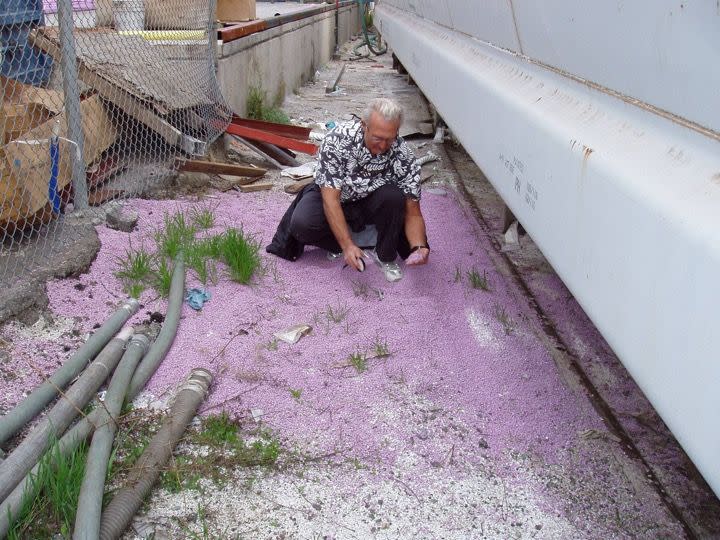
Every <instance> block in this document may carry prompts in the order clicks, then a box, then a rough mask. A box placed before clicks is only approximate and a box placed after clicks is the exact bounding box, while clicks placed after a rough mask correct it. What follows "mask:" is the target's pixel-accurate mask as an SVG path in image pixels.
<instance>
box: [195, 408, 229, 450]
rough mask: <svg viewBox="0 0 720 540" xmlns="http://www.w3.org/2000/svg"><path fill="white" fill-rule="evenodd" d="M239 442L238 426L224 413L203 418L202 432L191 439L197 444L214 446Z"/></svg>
mask: <svg viewBox="0 0 720 540" xmlns="http://www.w3.org/2000/svg"><path fill="white" fill-rule="evenodd" d="M239 440H240V438H239V436H238V425H237V423H235V421H234V420H233V419H232V418H230V415H228V413H227V412H226V411H223V412H222V413H220V414H217V415H211V416H208V417H207V418H205V419H204V420H203V424H202V430H201V431H200V432H199V433H198V434H196V435H195V436H194V437H193V441H194V442H196V443H198V444H204V445H215V446H221V445H228V444H229V445H235V444H237V443H238V441H239Z"/></svg>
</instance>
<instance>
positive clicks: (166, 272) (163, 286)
mask: <svg viewBox="0 0 720 540" xmlns="http://www.w3.org/2000/svg"><path fill="white" fill-rule="evenodd" d="M172 274H173V270H172V267H171V266H170V264H169V263H168V260H167V259H165V258H162V259H160V260H159V261H157V263H156V265H155V283H154V286H155V290H156V291H157V292H158V294H160V296H162V297H163V298H167V297H168V296H170V285H171V283H172Z"/></svg>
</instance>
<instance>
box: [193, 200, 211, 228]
mask: <svg viewBox="0 0 720 540" xmlns="http://www.w3.org/2000/svg"><path fill="white" fill-rule="evenodd" d="M190 219H191V220H192V223H193V225H195V227H197V228H198V229H199V230H207V229H212V228H213V226H214V225H215V211H214V210H213V209H212V208H208V207H202V206H193V207H192V208H191V209H190Z"/></svg>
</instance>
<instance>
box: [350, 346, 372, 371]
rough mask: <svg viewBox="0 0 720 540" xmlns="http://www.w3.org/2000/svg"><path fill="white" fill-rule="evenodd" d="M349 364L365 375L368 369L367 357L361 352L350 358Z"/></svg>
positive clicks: (353, 354)
mask: <svg viewBox="0 0 720 540" xmlns="http://www.w3.org/2000/svg"><path fill="white" fill-rule="evenodd" d="M348 363H349V364H350V366H352V367H354V368H355V371H357V372H358V373H364V372H366V371H367V369H368V364H367V356H365V354H363V353H361V352H360V351H358V352H354V353H352V354H351V355H350V356H349V357H348Z"/></svg>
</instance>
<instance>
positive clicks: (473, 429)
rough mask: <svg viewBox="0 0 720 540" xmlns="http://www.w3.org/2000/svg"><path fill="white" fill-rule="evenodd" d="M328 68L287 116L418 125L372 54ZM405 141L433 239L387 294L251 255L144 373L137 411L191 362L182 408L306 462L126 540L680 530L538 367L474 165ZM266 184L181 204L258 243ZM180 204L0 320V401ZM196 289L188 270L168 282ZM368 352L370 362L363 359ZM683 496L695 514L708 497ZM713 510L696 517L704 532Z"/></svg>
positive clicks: (615, 448) (149, 305)
mask: <svg viewBox="0 0 720 540" xmlns="http://www.w3.org/2000/svg"><path fill="white" fill-rule="evenodd" d="M337 68H338V64H333V65H329V66H326V67H325V68H324V69H323V70H321V71H320V72H319V73H318V76H317V82H316V83H315V84H314V85H310V86H308V87H306V88H303V89H301V90H300V91H299V92H298V94H297V95H294V96H289V97H288V99H287V101H286V104H285V109H286V110H287V111H288V112H289V113H290V114H291V116H292V117H293V118H295V119H301V118H302V120H303V121H304V122H306V123H318V122H320V123H324V122H326V121H329V120H335V121H337V120H341V119H343V118H347V115H348V114H349V113H351V112H359V110H360V109H361V108H362V106H363V104H364V103H365V102H366V101H367V99H368V98H369V97H370V96H373V95H378V94H384V95H393V96H395V97H396V98H398V99H399V100H401V101H402V102H403V103H404V104H405V106H406V108H409V109H410V110H411V114H409V115H408V116H409V117H410V118H413V119H416V120H421V119H422V118H421V117H423V116H425V115H427V116H429V114H427V113H426V112H423V111H424V110H425V109H424V107H425V104H424V103H423V101H422V99H421V98H420V96H419V94H418V92H417V90H416V89H415V88H414V87H408V86H407V85H406V83H405V81H404V79H403V78H402V77H401V76H399V75H397V74H396V73H395V72H393V71H392V70H391V69H390V65H389V58H387V57H381V58H373V59H368V60H361V61H357V62H353V63H351V64H350V65H349V67H348V69H347V70H346V73H345V75H344V78H343V81H342V82H341V85H340V86H341V88H342V91H341V92H339V93H338V94H337V95H335V96H330V97H328V96H326V95H325V94H324V87H325V82H324V81H325V80H328V79H330V78H331V77H332V76H333V75H334V73H335V72H336V71H337ZM413 144H414V145H416V147H417V148H418V151H417V153H418V154H419V155H422V154H424V153H425V152H426V151H427V150H430V149H432V151H433V152H435V153H437V154H438V155H440V157H441V160H440V162H439V163H436V164H434V165H427V166H426V167H425V170H428V171H431V170H432V171H433V173H434V176H433V179H432V180H431V181H430V182H429V183H428V184H427V186H428V187H429V188H431V189H426V190H425V191H424V195H423V199H422V208H423V212H424V214H425V216H426V220H427V225H428V233H429V238H430V242H431V244H432V248H433V251H432V254H431V262H430V263H429V264H428V265H427V266H425V267H419V268H405V269H404V270H405V277H404V278H403V280H402V281H400V282H398V283H395V284H389V283H387V282H386V281H385V280H384V277H383V276H382V274H381V273H380V271H379V270H378V268H377V267H375V266H374V265H368V268H367V270H366V272H365V273H362V274H361V273H357V272H354V271H351V270H349V269H347V268H346V269H343V268H342V263H340V262H339V261H336V262H331V261H328V260H327V259H326V257H325V254H324V253H323V252H322V251H320V250H316V249H313V248H308V249H306V252H305V254H304V255H303V257H302V258H301V259H299V260H298V261H297V262H295V263H290V262H287V261H284V260H280V259H277V258H274V257H272V256H267V257H266V268H267V272H266V273H265V275H263V276H262V277H260V278H258V279H257V280H256V282H255V283H254V284H253V285H252V286H240V285H238V284H236V283H233V282H231V281H229V280H227V279H226V278H225V277H224V276H221V279H220V280H219V282H218V284H217V285H212V286H210V289H211V292H212V298H211V300H210V301H209V302H208V303H207V304H206V305H205V307H204V309H203V310H202V311H201V312H195V311H193V310H192V309H190V308H189V307H188V306H187V305H185V306H183V312H182V319H181V323H180V328H179V332H178V336H177V338H176V340H175V343H174V345H173V347H172V349H171V351H170V353H169V355H168V357H167V358H166V360H165V362H164V363H163V364H162V365H161V366H160V369H159V370H158V371H157V373H156V374H155V376H154V377H153V378H152V379H151V381H150V383H149V385H148V392H149V396H145V400H146V401H147V399H148V398H149V399H150V400H153V399H159V400H161V401H166V400H167V399H168V398H169V397H170V396H171V395H172V390H173V389H174V388H175V387H176V386H177V385H178V384H179V383H180V382H181V380H182V379H183V377H184V376H185V375H186V374H187V373H188V372H189V371H190V369H192V368H195V367H205V368H207V369H210V370H211V371H212V372H213V373H214V374H215V382H214V384H213V387H212V390H211V393H210V394H209V396H208V398H207V400H206V402H205V403H204V404H203V405H202V409H201V410H202V412H201V414H210V413H217V412H219V411H220V410H226V411H228V412H229V413H230V414H232V415H233V416H234V417H235V418H237V419H238V421H239V422H240V424H241V425H242V426H252V425H255V424H256V423H257V422H258V421H259V422H260V423H261V425H262V426H264V427H266V428H268V429H270V430H272V432H273V433H274V434H275V436H276V437H277V438H278V439H279V440H280V441H281V443H282V445H283V447H284V448H286V449H289V450H293V451H294V452H299V453H302V454H303V455H304V456H306V458H307V459H305V460H304V461H301V462H297V461H294V462H288V463H283V462H282V459H281V460H280V462H279V464H278V466H277V467H274V468H270V469H267V468H262V469H261V468H252V469H237V470H234V471H228V482H227V484H226V485H225V486H224V487H219V486H216V485H214V484H213V483H212V482H211V481H210V480H205V481H203V483H202V488H203V489H201V490H199V491H198V490H186V491H182V492H180V493H178V494H171V493H168V492H166V491H163V490H161V489H157V490H155V491H154V492H153V494H152V498H151V500H150V502H149V504H147V505H146V506H145V507H144V508H143V511H142V513H141V514H140V515H139V516H137V518H136V521H135V523H134V529H133V532H130V533H128V535H127V538H135V537H141V536H142V535H144V534H146V533H148V532H154V533H155V538H183V537H190V536H192V535H193V534H195V535H197V536H196V537H200V538H205V537H210V538H232V537H240V538H598V539H600V538H603V539H604V538H682V537H683V536H684V531H683V527H682V525H681V524H680V523H679V522H678V520H677V519H676V518H675V517H674V516H672V515H671V514H670V513H669V512H668V510H667V509H666V506H665V505H664V504H663V501H662V498H661V497H660V495H659V494H658V492H657V490H655V489H654V488H653V486H651V485H650V483H649V482H648V481H647V478H646V476H645V474H646V470H645V468H644V467H643V466H642V464H640V463H638V462H637V460H636V459H634V458H631V457H629V454H628V453H627V452H626V451H625V450H624V449H623V447H622V445H621V444H620V443H619V441H618V440H617V438H616V437H614V436H613V435H612V434H611V433H610V432H609V429H608V426H606V425H605V423H604V421H603V419H602V418H601V417H600V416H599V414H598V413H597V411H596V409H595V407H594V406H593V404H592V401H591V399H589V397H588V393H587V389H586V387H585V386H583V385H582V384H580V383H579V381H578V380H577V378H576V377H574V376H573V374H572V373H571V372H570V371H568V370H567V369H566V367H565V366H563V365H562V364H561V363H559V362H558V355H557V350H556V349H555V348H553V346H551V345H550V344H549V343H550V342H549V340H548V336H547V325H546V324H545V321H543V320H542V318H541V317H540V316H539V314H538V311H537V309H536V307H535V306H534V305H533V304H532V302H531V301H530V298H528V294H527V291H526V290H524V289H522V288H521V287H519V286H518V284H517V282H516V280H514V279H512V277H511V275H509V273H508V270H507V268H506V267H505V266H503V265H502V264H498V255H497V253H498V252H497V246H496V243H495V242H496V238H494V237H493V235H492V234H490V233H488V231H487V229H486V228H483V227H481V226H480V224H479V223H478V221H477V220H476V217H475V215H474V214H473V213H472V212H471V210H470V206H469V204H468V202H467V200H466V199H465V198H464V195H462V194H461V193H460V192H458V191H457V189H456V186H458V185H461V184H462V182H463V181H465V182H467V181H468V180H469V179H468V178H461V177H462V176H463V175H466V174H467V173H468V172H469V171H471V170H472V169H471V168H470V167H469V166H468V167H460V168H458V167H457V166H454V165H453V163H452V161H451V159H450V157H449V156H448V154H447V153H446V151H445V149H444V147H443V145H441V144H435V143H432V142H430V141H427V140H426V141H422V142H418V141H415V142H414V143H413ZM453 152H454V151H453ZM455 162H456V163H457V160H455ZM458 171H460V173H461V177H458V174H457V173H458ZM474 174H477V173H474ZM268 176H269V177H270V178H272V179H273V180H275V182H276V184H277V186H276V188H275V189H273V190H272V191H270V192H257V193H247V194H242V193H237V192H235V191H229V192H226V193H219V192H208V193H204V194H202V195H201V196H200V204H204V205H210V206H212V207H213V208H215V214H216V226H215V229H214V231H211V232H220V231H221V230H224V229H225V228H227V227H240V226H241V227H242V228H243V230H244V231H245V232H247V233H250V234H252V235H255V237H256V238H257V239H258V240H260V241H261V242H262V244H263V245H265V244H267V243H268V242H269V240H270V238H271V236H272V234H273V232H274V229H275V226H276V224H277V223H278V221H279V219H280V217H281V215H282V214H283V212H284V210H285V209H286V208H287V206H288V204H289V203H290V201H291V197H290V196H289V195H286V194H285V193H283V192H282V189H281V187H282V185H283V184H284V183H286V182H287V180H285V179H282V180H281V179H280V178H279V175H278V174H277V172H274V173H269V174H268ZM196 204H198V197H195V196H185V197H183V198H181V199H178V200H174V201H173V200H132V201H128V202H127V205H128V206H130V207H132V208H133V209H134V210H136V211H137V212H138V213H139V214H140V221H139V225H138V229H137V230H136V231H135V232H133V233H122V232H118V231H114V230H110V229H108V228H107V227H105V226H102V225H101V226H98V227H97V234H98V236H99V239H100V242H101V249H100V251H99V253H98V255H97V257H96V259H95V261H94V262H93V264H92V265H91V267H90V268H89V270H88V272H87V273H85V274H82V275H80V276H78V277H76V278H67V279H58V280H54V281H50V282H49V283H48V286H47V293H48V298H49V302H50V305H49V312H48V313H47V314H46V316H44V317H43V318H42V319H41V320H40V322H38V323H36V324H35V326H30V327H28V326H25V325H23V324H21V323H17V322H13V323H9V324H6V325H5V326H4V327H3V328H2V329H0V337H1V338H2V340H3V342H4V343H3V348H4V350H5V351H6V353H7V356H6V358H5V360H4V361H2V363H0V410H7V408H8V407H10V406H12V405H13V404H14V403H15V402H17V400H18V399H20V398H21V396H22V395H23V393H24V392H26V391H27V389H29V388H32V387H33V386H34V385H36V384H37V383H38V382H39V380H40V377H41V375H40V373H48V372H50V371H52V370H53V369H54V368H55V367H56V366H57V365H58V364H59V363H60V362H62V361H63V360H64V359H65V358H66V357H67V356H68V355H69V354H70V353H69V351H71V350H72V349H73V348H74V347H75V346H77V343H78V342H79V340H81V339H82V337H83V336H84V335H85V333H87V332H89V331H90V330H91V329H92V328H93V327H94V326H95V325H96V324H98V323H100V322H102V321H103V320H104V319H105V318H106V317H107V316H108V315H109V314H110V313H111V312H112V311H113V309H114V307H115V306H116V305H117V304H118V303H119V302H120V301H121V300H122V299H123V295H122V294H121V293H120V290H121V286H120V284H119V282H118V280H117V279H116V278H115V276H114V275H113V271H114V270H116V269H117V257H118V256H121V255H122V254H123V253H124V252H125V250H126V249H127V248H128V247H129V246H130V244H132V245H133V246H139V245H141V244H143V243H144V244H145V245H146V247H151V246H152V245H153V242H152V239H151V238H152V232H153V230H154V228H155V227H157V226H159V225H160V224H161V223H162V219H163V215H164V213H165V212H175V211H177V210H187V209H189V208H190V207H192V206H193V205H196ZM524 238H525V239H524V240H523V241H522V244H523V250H525V249H526V245H527V243H528V239H526V237H524ZM527 249H529V250H531V249H532V247H528V248H527ZM534 270H535V271H536V274H532V277H533V280H532V283H533V287H532V291H534V294H537V296H538V297H540V296H541V295H544V296H542V298H544V299H545V300H546V304H547V305H548V306H549V307H548V309H550V307H552V306H554V309H555V311H552V312H551V313H552V315H553V316H554V317H555V319H557V321H558V327H559V328H561V329H563V331H564V332H565V334H564V335H568V336H570V335H571V334H572V335H575V336H576V337H577V339H576V340H574V341H572V340H570V341H571V343H572V345H573V346H574V347H575V348H577V349H583V348H584V349H583V350H584V351H585V352H584V356H585V357H588V358H590V357H592V358H593V359H595V360H596V361H595V363H594V365H595V368H594V369H595V371H596V372H597V373H601V372H602V373H606V374H609V375H607V376H606V377H605V380H606V381H607V385H608V388H609V389H614V390H615V391H617V392H618V393H621V394H624V393H626V392H627V393H628V397H627V398H628V400H630V401H631V400H635V401H634V402H633V403H635V404H641V405H642V406H643V407H644V403H645V402H643V401H642V400H643V399H644V398H642V396H641V394H640V395H638V392H639V390H637V388H636V387H634V386H633V385H632V384H631V383H630V382H629V381H628V378H627V377H625V378H623V379H618V378H613V376H612V373H614V372H616V371H617V370H618V369H621V368H618V367H617V365H616V364H617V363H616V360H615V359H614V357H612V353H611V352H610V351H609V350H608V349H607V346H606V345H604V343H603V342H602V340H601V339H600V338H599V336H597V333H596V332H595V331H594V330H593V329H592V328H591V327H590V329H588V330H584V328H585V327H584V326H582V325H583V324H589V322H588V321H587V320H586V319H582V316H581V315H582V312H581V311H579V312H578V311H577V310H578V309H579V308H577V307H576V304H573V302H574V301H572V300H571V299H568V297H567V294H568V293H567V291H566V290H565V288H564V287H563V286H562V283H561V282H560V281H559V280H558V279H557V278H553V277H552V275H551V274H549V273H548V269H547V268H546V267H545V266H542V265H539V266H538V265H536V266H535V267H534ZM472 272H477V273H478V274H479V275H485V276H486V277H487V282H488V284H489V290H488V291H485V290H482V289H475V288H473V287H472V286H471V285H470V279H469V277H470V276H469V274H471V273H472ZM197 285H198V283H197V282H196V280H194V277H193V276H192V275H191V276H190V277H189V281H188V287H190V286H197ZM141 300H142V302H143V307H142V309H141V310H140V312H139V313H138V314H137V315H136V316H135V317H134V319H133V321H132V322H133V323H141V322H144V321H147V320H148V319H149V317H150V315H151V314H152V313H153V312H156V311H158V312H161V313H164V311H165V308H166V305H165V303H164V302H163V301H161V300H158V299H154V298H153V297H152V293H145V295H144V296H143V297H142V298H141ZM331 310H332V312H333V314H331V313H330V311H331ZM337 313H345V315H344V316H343V317H338V316H335V315H334V314H337ZM298 323H307V324H310V325H312V326H313V331H312V333H311V334H309V335H307V336H305V337H303V338H302V339H301V340H300V341H299V342H298V343H296V344H294V345H288V344H285V343H277V342H276V341H275V339H274V337H273V334H274V333H275V332H277V331H279V330H282V329H285V328H287V327H289V326H292V325H294V324H298ZM378 344H387V349H388V351H389V355H387V356H382V357H374V356H375V352H376V346H377V345H378ZM38 351H41V353H40V354H38ZM354 353H364V354H366V356H367V369H366V370H365V371H362V372H361V371H359V370H358V369H356V368H354V367H353V366H352V365H350V362H349V357H350V356H351V355H352V354H354ZM613 362H614V363H613ZM603 365H612V368H607V369H606V371H603V370H602V366H603ZM19 380H20V381H22V384H18V381H19ZM630 401H628V402H630ZM251 411H254V412H255V415H254V416H253V415H252V414H251ZM258 411H261V413H262V414H261V418H259V419H258ZM639 436H642V435H641V434H639ZM680 454H681V452H680ZM688 489H689V488H688ZM700 495H701V496H702V497H704V499H703V500H704V501H709V502H707V504H708V507H707V508H709V511H710V512H712V510H713V509H715V508H716V507H717V500H716V499H714V497H712V496H711V495H708V494H707V492H703V491H702V490H701V493H700ZM713 505H714V506H713ZM712 515H713V514H711V513H710V514H708V515H707V516H704V515H701V516H699V517H698V518H697V519H698V520H699V521H700V522H701V524H702V525H703V526H704V527H705V528H706V530H710V531H712V530H713V529H712V527H713V526H714V523H715V522H714V521H713V520H715V519H716V518H713V517H712ZM715 515H717V514H715ZM718 530H720V529H714V531H715V532H717V531H718ZM710 536H712V534H711V535H710Z"/></svg>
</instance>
